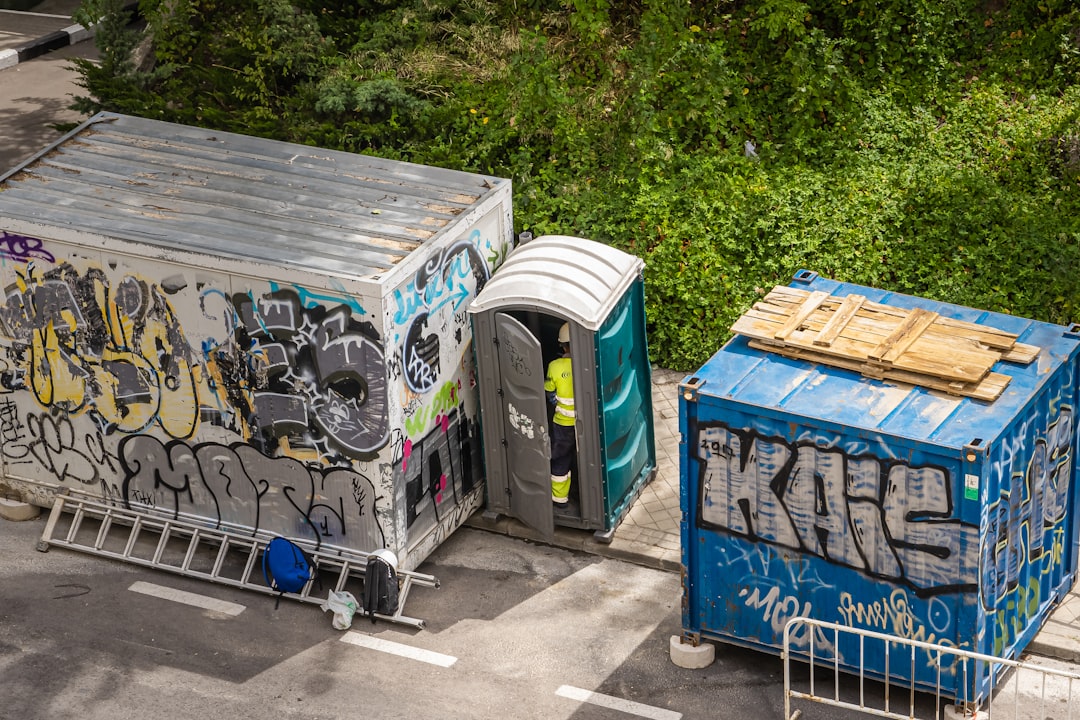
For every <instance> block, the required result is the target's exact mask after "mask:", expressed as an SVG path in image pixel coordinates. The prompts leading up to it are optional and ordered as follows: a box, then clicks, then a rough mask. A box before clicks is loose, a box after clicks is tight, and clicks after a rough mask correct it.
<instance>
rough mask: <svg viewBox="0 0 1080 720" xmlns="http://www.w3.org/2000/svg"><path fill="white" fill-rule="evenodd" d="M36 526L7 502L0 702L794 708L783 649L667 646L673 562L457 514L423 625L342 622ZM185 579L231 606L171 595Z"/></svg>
mask: <svg viewBox="0 0 1080 720" xmlns="http://www.w3.org/2000/svg"><path fill="white" fill-rule="evenodd" d="M43 526H44V521H43V520H42V519H39V520H35V521H28V522H22V523H15V522H7V521H0V547H3V548H4V552H3V553H0V718H5V719H7V718H11V719H12V720H36V719H37V718H41V719H42V720H44V719H49V720H56V719H58V718H79V720H96V719H97V718H101V719H102V720H105V719H108V720H113V719H117V718H129V717H130V718H136V717H137V718H140V719H142V718H147V717H155V718H160V719H161V720H173V719H175V718H216V717H230V718H237V719H242V718H260V720H261V719H262V718H266V717H279V718H286V719H289V718H296V719H297V720H299V719H300V718H304V719H305V720H315V719H318V718H326V719H331V718H334V719H337V718H358V717H365V718H396V717H402V718H405V717H407V718H416V717H440V718H480V719H483V718H492V719H493V720H501V719H502V718H537V719H540V718H575V719H578V720H594V719H595V720H607V719H611V720H614V719H616V718H622V719H624V720H627V719H632V718H635V717H647V718H655V719H656V720H678V718H725V719H726V718H730V719H732V720H736V719H740V720H741V719H742V718H781V717H783V693H782V689H783V675H782V664H781V662H780V660H779V659H778V658H776V657H774V656H770V655H766V654H763V653H756V652H752V651H748V650H741V649H736V648H730V647H724V648H722V649H720V650H719V651H718V653H717V661H716V662H715V663H713V664H712V665H711V666H709V667H707V668H704V669H701V670H686V669H682V668H678V667H676V666H675V665H673V664H672V663H671V662H670V660H669V658H668V653H667V648H668V641H669V638H670V637H671V635H673V634H677V633H678V632H679V628H680V622H681V616H680V612H681V610H680V587H679V577H678V575H676V574H674V573H669V572H664V571H659V570H653V569H650V568H644V567H640V566H636V565H630V564H627V563H623V562H620V561H617V560H609V559H601V558H598V557H595V556H589V555H584V554H575V553H571V552H568V551H565V550H561V549H557V548H552V547H547V546H542V545H534V544H531V543H527V542H524V541H521V540H515V539H512V538H507V537H504V536H501V535H495V534H491V533H486V532H483V531H478V530H472V529H467V528H465V529H461V530H458V531H457V532H456V533H455V534H454V535H453V536H452V537H451V538H450V539H449V540H448V541H447V542H446V543H444V544H443V545H442V546H441V547H440V548H439V549H438V550H437V551H436V552H435V554H434V555H433V556H432V557H431V558H430V560H429V561H428V562H427V563H425V564H424V565H423V566H422V567H421V568H420V570H421V571H423V572H428V573H431V574H434V575H435V576H436V577H438V578H439V580H440V582H441V587H440V588H439V589H430V588H415V589H414V591H413V593H412V594H411V595H410V598H409V603H408V608H407V612H408V614H409V615H411V616H414V617H420V618H423V619H425V620H426V621H427V627H426V628H425V629H422V630H413V629H410V628H404V627H400V626H394V625H390V624H387V623H383V622H379V623H377V624H372V623H371V622H370V621H367V620H365V619H363V618H358V619H357V620H356V621H355V622H354V624H353V627H352V628H351V629H350V630H349V631H346V632H341V631H337V630H334V629H333V628H332V626H331V619H332V618H331V614H330V613H323V612H321V611H320V610H319V609H318V607H316V606H314V605H305V604H300V603H296V602H293V601H290V600H288V599H285V600H283V601H282V602H281V604H280V607H279V608H277V609H275V606H274V605H275V604H274V601H273V599H272V598H271V597H268V596H265V595H261V594H258V593H252V592H245V591H243V590H237V589H234V588H229V587H224V586H220V585H214V584H212V583H206V582H200V581H196V580H192V579H189V578H185V577H181V576H178V575H174V574H171V573H165V572H162V571H157V570H152V569H146V568H140V567H135V566H131V565H127V564H123V563H118V562H115V561H112V560H107V559H103V558H98V557H93V556H89V555H83V554H80V553H75V552H72V551H68V550H63V549H56V548H53V549H52V550H50V551H49V552H48V553H40V552H38V551H36V550H35V549H34V547H35V545H36V542H37V539H38V538H39V537H40V533H41V531H42V529H43ZM147 587H150V588H154V590H153V592H155V593H156V594H150V595H148V594H145V592H146V588H147ZM139 589H142V591H141V592H140V591H137V590H139ZM176 591H183V592H188V593H192V594H194V595H197V596H200V597H203V598H208V599H213V600H215V601H219V602H227V603H232V604H233V605H234V606H235V607H236V608H239V610H238V611H234V612H235V613H236V614H226V613H225V612H223V611H221V610H220V609H205V608H201V607H195V606H191V605H188V604H185V603H183V602H179V601H177V600H176V599H173V598H171V597H160V595H162V594H164V595H166V596H169V595H171V594H173V593H175V592H176ZM448 659H449V660H448ZM804 712H805V714H804V717H807V718H836V717H844V715H843V714H842V713H841V714H838V713H836V712H831V711H829V709H828V708H824V707H807V708H806V709H805V711H804ZM848 717H857V716H855V715H848Z"/></svg>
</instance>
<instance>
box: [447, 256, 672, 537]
mask: <svg viewBox="0 0 1080 720" xmlns="http://www.w3.org/2000/svg"><path fill="white" fill-rule="evenodd" d="M643 266H644V263H642V261H641V260H640V259H639V258H636V257H634V256H632V255H628V254H626V253H623V252H621V251H619V250H616V249H614V248H611V247H608V246H606V245H602V244H600V243H596V242H593V241H590V240H584V239H581V238H573V237H566V236H545V237H541V238H537V239H536V240H533V241H531V242H529V243H527V244H523V245H521V246H520V247H518V248H517V249H516V250H514V252H513V253H511V255H510V257H509V258H508V259H507V261H506V262H505V263H504V264H503V266H502V267H501V268H500V269H499V270H498V271H497V272H496V273H495V275H494V276H493V277H492V278H491V279H490V280H489V281H488V283H487V284H486V285H485V287H484V289H483V291H481V293H480V294H479V295H477V297H476V299H475V300H474V301H473V303H472V304H471V305H470V307H469V313H470V316H471V319H472V325H473V332H474V342H475V351H476V359H477V372H478V385H479V387H480V415H481V425H482V430H483V438H484V460H485V474H486V477H487V509H488V511H489V512H490V513H495V514H504V515H508V516H511V517H515V518H517V519H518V520H521V521H522V522H524V523H525V524H527V525H530V526H532V527H533V528H535V529H537V530H538V531H540V532H541V533H542V534H543V535H545V536H548V537H550V536H551V535H552V534H553V532H554V527H555V525H560V526H564V527H574V528H581V529H589V530H595V531H596V535H597V537H598V538H599V539H601V540H605V541H608V540H610V539H611V536H612V534H613V533H614V530H615V528H616V527H617V526H618V524H619V522H620V521H621V520H622V518H623V516H624V515H625V513H626V511H627V510H628V509H629V507H630V505H631V504H632V502H633V500H634V498H635V497H636V496H637V494H638V493H640V491H641V489H642V488H643V487H644V486H645V485H646V484H647V483H648V482H649V481H650V480H651V479H652V477H653V475H654V474H655V471H656V452H655V446H654V441H653V414H652V374H651V368H650V366H649V359H648V345H647V342H646V338H645V313H644V284H643V282H642V278H641V270H642V268H643ZM564 323H566V324H568V326H569V330H570V355H571V358H572V361H573V375H574V381H573V382H574V400H575V410H576V413H575V414H576V418H575V431H576V438H577V448H576V459H575V462H574V465H573V468H572V470H571V489H570V492H571V502H570V503H569V505H568V506H558V507H556V506H555V505H554V504H553V503H552V499H551V473H550V431H549V424H550V420H551V408H550V406H549V403H548V401H547V398H546V396H545V392H544V379H545V376H546V370H547V367H548V364H549V363H550V362H551V361H552V360H553V359H555V358H556V357H558V356H559V354H560V352H561V351H560V349H559V344H558V340H557V338H558V332H559V328H560V327H561V326H562V325H563V324H564Z"/></svg>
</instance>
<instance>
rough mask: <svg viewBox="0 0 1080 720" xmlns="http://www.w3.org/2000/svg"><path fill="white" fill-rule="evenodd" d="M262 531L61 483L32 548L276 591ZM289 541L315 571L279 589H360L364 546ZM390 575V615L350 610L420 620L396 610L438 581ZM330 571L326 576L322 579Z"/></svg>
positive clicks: (305, 594) (307, 596)
mask: <svg viewBox="0 0 1080 720" xmlns="http://www.w3.org/2000/svg"><path fill="white" fill-rule="evenodd" d="M65 512H67V513H70V516H71V517H70V521H67V522H66V523H65V522H62V516H63V515H64V513H65ZM58 529H59V532H58ZM154 536H156V541H155V540H154V539H153V537H154ZM270 539H271V537H269V536H267V537H260V536H254V537H253V536H251V535H250V534H247V535H245V534H240V533H238V532H232V531H228V530H221V529H217V528H209V527H205V526H203V525H199V524H197V523H195V522H190V521H186V520H182V519H175V518H167V517H164V516H162V515H160V514H157V513H153V512H146V511H141V510H132V509H128V508H124V507H118V506H114V505H107V504H104V503H102V502H100V500H98V499H93V498H90V497H82V496H79V495H76V494H74V493H72V492H70V491H68V492H66V493H62V494H59V493H58V494H57V495H56V499H55V502H54V503H53V506H52V511H51V512H50V513H49V519H48V521H47V522H46V523H45V530H44V531H43V532H42V534H41V540H39V541H38V544H37V549H38V550H39V551H41V552H47V551H48V550H49V547H51V546H55V547H62V548H68V549H70V550H77V551H79V552H84V553H89V554H91V555H98V556H100V557H106V558H112V559H114V560H120V561H122V562H126V563H132V564H134V565H141V566H143V567H149V568H155V569H157V570H165V571H166V572H171V573H175V574H178V575H183V576H185V577H190V578H196V579H199V580H207V581H209V582H213V583H218V584H221V585H228V586H230V587H237V588H242V589H244V590H254V591H255V592H261V593H263V594H267V595H278V594H279V592H278V591H277V590H273V589H271V588H270V587H268V586H267V585H266V583H265V580H264V578H263V574H262V554H263V551H264V549H265V548H266V545H267V543H268V542H269V541H270ZM294 542H297V544H298V545H300V546H301V547H303V548H304V550H305V552H307V553H308V554H309V555H310V556H311V558H312V560H313V561H314V564H315V566H316V568H317V570H318V576H319V578H318V579H315V580H309V581H308V583H307V585H305V586H304V588H303V589H302V590H301V591H300V592H297V593H284V595H282V597H287V598H292V599H293V600H299V601H301V602H306V603H311V604H314V605H321V604H322V603H323V602H325V598H324V597H319V596H317V595H312V594H311V593H312V586H313V585H314V586H317V587H318V588H319V590H318V591H319V592H323V593H326V592H327V590H334V591H337V592H340V591H342V590H348V591H350V592H352V593H353V594H354V595H355V596H356V597H357V598H362V597H363V595H362V594H361V592H362V589H363V582H364V575H365V572H366V570H367V558H368V555H369V554H368V553H363V552H355V551H344V550H340V549H338V548H334V549H333V550H325V549H316V548H313V547H311V546H310V544H306V543H305V542H304V541H295V540H294ZM397 576H398V583H399V590H398V607H397V611H396V612H395V613H394V614H393V615H382V614H379V613H373V614H370V615H369V614H367V613H365V612H364V610H363V608H358V609H357V611H356V617H369V618H372V621H374V620H375V619H379V620H386V621H389V622H394V623H400V624H402V625H409V626H412V627H416V628H423V627H424V621H423V620H419V619H417V618H412V617H408V616H406V615H404V614H402V610H403V608H404V607H405V601H406V600H407V599H408V597H409V592H410V591H411V590H412V588H413V587H414V586H417V585H419V586H421V587H431V588H437V587H439V581H438V580H436V579H435V578H434V577H433V576H431V575H425V574H423V573H418V572H411V571H407V570H398V571H397ZM335 577H336V579H335V580H333V582H332V583H331V582H330V579H331V578H335Z"/></svg>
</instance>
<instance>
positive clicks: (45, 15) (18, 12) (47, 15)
mask: <svg viewBox="0 0 1080 720" xmlns="http://www.w3.org/2000/svg"><path fill="white" fill-rule="evenodd" d="M0 13H10V14H11V15H27V16H29V17H43V18H57V19H59V18H63V19H64V20H70V19H71V16H70V15H55V14H53V13H36V12H28V11H26V10H0Z"/></svg>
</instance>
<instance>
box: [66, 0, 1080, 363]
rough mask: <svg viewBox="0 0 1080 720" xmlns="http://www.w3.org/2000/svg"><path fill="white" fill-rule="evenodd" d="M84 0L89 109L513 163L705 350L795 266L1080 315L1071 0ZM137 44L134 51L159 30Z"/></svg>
mask: <svg viewBox="0 0 1080 720" xmlns="http://www.w3.org/2000/svg"><path fill="white" fill-rule="evenodd" d="M227 5H228V7H226V3H220V2H217V1H215V0H177V1H176V2H170V3H167V4H158V3H154V2H152V1H151V0H143V2H142V3H141V5H140V7H141V9H142V14H143V16H144V17H145V18H146V22H147V34H146V35H145V36H140V35H139V34H138V33H137V32H135V31H133V30H131V29H127V28H125V25H124V22H123V21H122V19H121V18H120V15H119V8H120V3H119V2H118V0H86V3H85V4H84V8H86V12H87V14H88V16H91V15H92V16H94V17H102V16H106V17H107V18H109V19H108V21H107V22H106V24H105V25H103V26H102V28H103V30H102V31H99V34H98V38H99V42H101V43H102V47H103V52H102V64H101V66H100V67H94V66H91V65H89V64H85V65H82V66H81V70H82V72H83V82H84V87H85V88H86V89H87V90H88V92H89V93H90V97H88V98H84V99H82V100H80V101H79V102H80V108H81V109H83V110H86V111H91V110H93V109H95V108H98V107H105V108H109V109H114V110H119V111H122V112H131V113H135V114H143V115H149V116H154V117H163V118H165V119H170V120H175V121H179V122H187V123H193V124H202V125H207V126H211V127H217V128H222V129H232V130H237V131H241V132H252V133H257V134H261V135H266V136H269V137H279V138H286V139H290V140H297V141H301V142H311V143H317V144H319V145H323V146H328V147H335V148H342V149H349V150H353V151H357V152H370V153H377V154H380V155H384V156H387V157H397V158H405V159H409V160H412V161H414V162H421V163H429V164H434V165H439V166H445V167H453V168H460V169H465V170H471V171H476V172H483V173H489V174H494V175H500V176H505V177H511V178H512V179H513V181H514V184H515V219H516V220H515V222H516V224H517V225H518V229H519V230H520V229H529V230H531V231H532V232H534V233H535V234H542V233H561V234H574V235H580V236H584V237H590V238H593V239H596V240H600V241H603V242H607V243H610V244H612V245H614V246H617V247H620V248H622V249H625V250H627V251H629V252H633V253H636V254H638V255H640V256H641V257H642V258H644V259H645V261H646V271H645V272H646V283H647V287H646V300H647V314H648V322H649V333H650V350H651V352H652V353H653V359H654V361H657V362H659V363H660V364H662V365H665V366H667V367H672V368H675V369H680V370H690V369H693V368H694V367H696V366H697V365H699V364H701V363H702V362H703V361H704V360H705V359H706V358H707V357H708V356H709V355H710V354H711V353H713V352H714V351H715V350H716V349H717V348H718V347H719V346H720V344H721V343H723V342H724V341H725V339H726V338H727V335H728V332H729V331H728V328H729V327H730V325H731V323H732V322H733V321H734V319H735V318H736V317H737V316H738V315H739V314H741V313H742V312H743V311H744V310H745V309H746V308H747V307H748V306H749V305H750V304H751V303H752V302H753V301H754V300H755V298H757V297H759V296H760V294H761V293H762V292H764V291H766V290H767V289H768V288H770V287H771V286H772V285H774V284H777V283H787V282H788V281H789V280H790V278H791V275H792V274H793V273H794V272H795V271H797V270H799V269H800V268H807V269H811V270H816V271H818V272H820V273H821V274H822V275H826V276H831V277H835V278H837V279H840V280H846V281H852V282H858V283H862V284H867V285H871V286H876V287H881V288H885V289H889V290H894V291H898V292H905V293H913V294H919V295H923V296H928V297H931V298H936V299H940V300H945V301H951V302H957V303H962V304H965V305H971V306H975V307H980V308H986V309H989V310H996V311H1001V312H1011V313H1016V314H1021V315H1025V316H1029V317H1033V318H1037V319H1042V320H1049V321H1053V322H1058V323H1069V322H1071V321H1072V320H1074V319H1075V318H1076V314H1077V311H1078V308H1080V291H1078V288H1077V283H1076V281H1075V280H1074V278H1075V277H1077V274H1078V270H1080V267H1078V265H1080V184H1078V182H1080V124H1078V120H1080V117H1078V116H1080V9H1078V8H1076V7H1074V5H1075V4H1074V3H1072V2H1071V1H1069V0H1016V1H1010V2H1008V3H1005V2H998V1H996V0H838V1H837V0H729V1H726V2H722V3H705V2H701V1H700V0H691V1H690V2H680V3H636V2H627V1H626V0H564V1H563V2H555V1H554V0H530V1H527V2H526V1H521V2H518V3H514V4H506V3H492V2H487V1H486V0H407V1H406V2H403V3H402V2H390V1H389V0H366V1H365V2H360V3H346V2H336V3H335V2H331V3H325V2H320V3H307V2H298V3H297V5H296V6H295V7H294V6H293V5H290V4H288V3H285V2H284V1H283V0H235V1H234V2H231V3H228V4H227ZM147 39H150V40H152V44H151V45H149V48H150V53H149V56H148V59H147V60H146V61H145V62H144V61H142V60H141V59H140V57H139V52H138V50H139V49H140V48H142V49H145V48H147V47H148V45H147Z"/></svg>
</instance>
